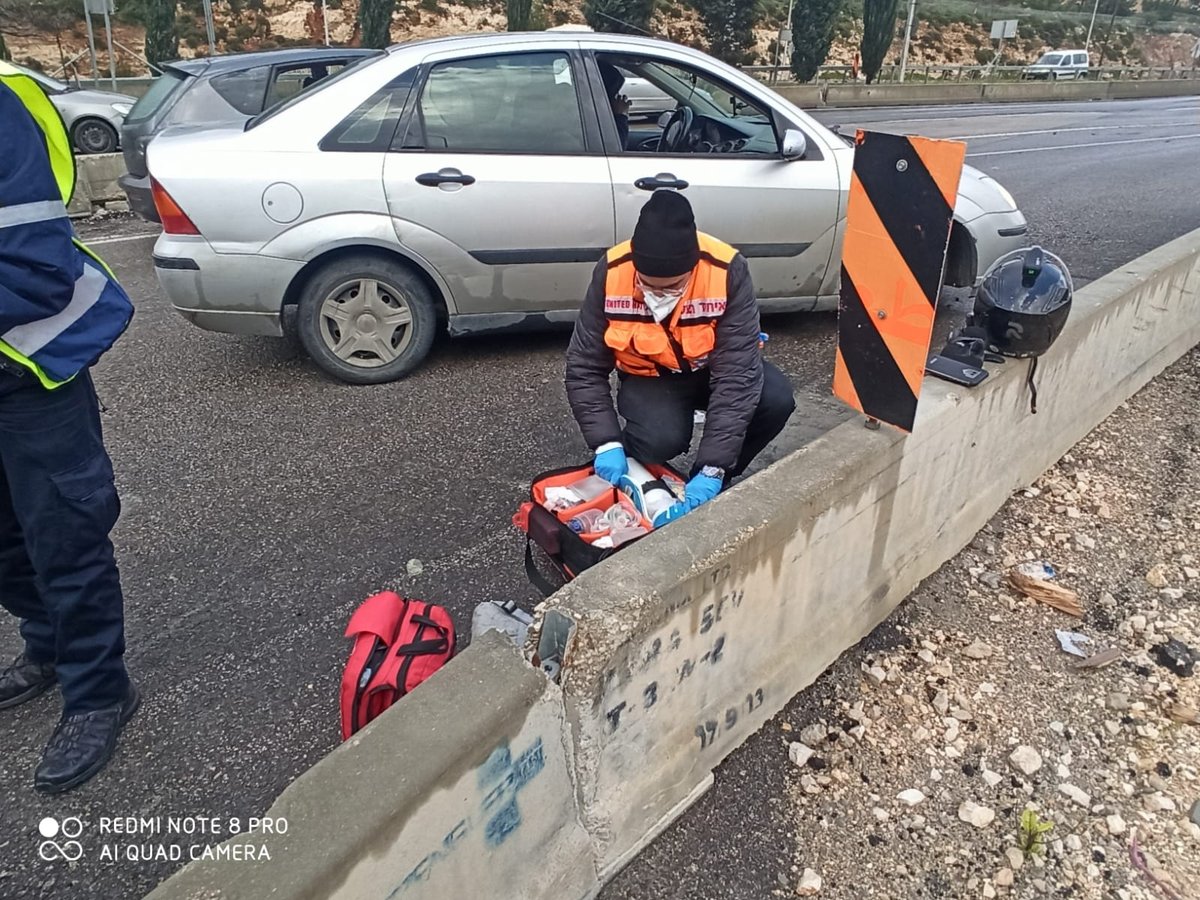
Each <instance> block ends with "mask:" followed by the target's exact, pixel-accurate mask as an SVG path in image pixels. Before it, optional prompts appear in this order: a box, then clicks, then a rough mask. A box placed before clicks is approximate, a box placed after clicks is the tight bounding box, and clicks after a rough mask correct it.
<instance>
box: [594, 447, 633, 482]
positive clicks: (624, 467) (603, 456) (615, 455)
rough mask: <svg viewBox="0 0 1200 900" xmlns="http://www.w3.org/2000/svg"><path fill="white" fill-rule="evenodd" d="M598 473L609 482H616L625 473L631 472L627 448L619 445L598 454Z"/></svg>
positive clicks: (596, 465)
mask: <svg viewBox="0 0 1200 900" xmlns="http://www.w3.org/2000/svg"><path fill="white" fill-rule="evenodd" d="M595 468H596V474H597V475H599V476H600V477H601V478H603V479H604V480H605V481H607V482H608V483H609V484H616V483H617V482H618V481H620V480H621V477H622V476H623V475H627V474H629V460H628V459H626V458H625V448H624V447H621V446H620V445H617V446H616V447H610V448H609V449H608V450H605V451H604V452H603V453H597V454H596V463H595Z"/></svg>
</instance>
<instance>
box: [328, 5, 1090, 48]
mask: <svg viewBox="0 0 1200 900" xmlns="http://www.w3.org/2000/svg"><path fill="white" fill-rule="evenodd" d="M1096 2H1097V3H1099V2H1100V0H1096ZM321 24H322V25H324V26H325V46H326V47H328V46H329V7H328V6H327V5H326V2H325V0H321Z"/></svg>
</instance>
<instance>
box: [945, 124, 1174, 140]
mask: <svg viewBox="0 0 1200 900" xmlns="http://www.w3.org/2000/svg"><path fill="white" fill-rule="evenodd" d="M1195 124H1196V123H1195V122H1164V123H1163V124H1162V125H1146V124H1136V125H1135V124H1126V125H1081V126H1079V127H1077V128H1040V129H1038V130H1037V131H990V132H988V133H986V134H960V135H956V136H955V137H952V138H950V140H952V141H976V140H980V139H981V138H1007V137H1025V136H1026V135H1031V134H1062V133H1064V132H1068V131H1113V130H1115V129H1130V128H1136V129H1137V130H1139V131H1150V130H1153V129H1159V128H1189V127H1194V126H1195Z"/></svg>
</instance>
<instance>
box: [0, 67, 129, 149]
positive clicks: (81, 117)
mask: <svg viewBox="0 0 1200 900" xmlns="http://www.w3.org/2000/svg"><path fill="white" fill-rule="evenodd" d="M10 65H13V66H16V68H18V69H20V70H21V71H22V72H24V73H25V74H26V75H28V76H29V77H30V78H32V79H33V80H34V81H36V82H37V83H38V84H39V85H41V88H42V90H44V91H45V92H46V95H47V96H48V97H49V98H50V102H51V103H53V104H54V106H55V108H56V109H57V110H58V112H59V114H60V115H61V116H62V117H63V122H64V124H66V126H67V132H68V133H69V134H70V135H71V143H72V144H73V145H74V146H75V151H76V152H77V153H113V152H115V151H116V150H117V148H118V147H119V146H120V130H121V123H122V121H124V119H125V116H126V115H128V113H129V110H131V109H132V108H133V105H134V103H136V102H137V97H130V96H129V95H128V94H118V93H115V92H114V91H98V90H93V89H91V88H82V87H80V86H79V85H77V84H68V83H67V82H65V81H59V80H58V79H57V78H51V77H50V76H49V75H43V74H42V73H41V72H35V71H34V70H33V69H27V68H25V67H24V66H17V65H16V63H10Z"/></svg>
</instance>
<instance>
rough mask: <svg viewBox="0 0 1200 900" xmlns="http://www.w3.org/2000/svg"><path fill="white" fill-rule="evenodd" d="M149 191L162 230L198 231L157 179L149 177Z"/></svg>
mask: <svg viewBox="0 0 1200 900" xmlns="http://www.w3.org/2000/svg"><path fill="white" fill-rule="evenodd" d="M150 192H151V195H152V196H153V197H154V208H155V209H157V210H158V218H159V221H161V222H162V227H163V231H164V232H166V233H167V234H199V233H200V229H199V228H197V227H196V226H195V225H194V224H192V220H191V219H189V218H188V217H187V213H185V212H184V211H183V210H182V209H180V208H179V204H178V203H176V202H175V200H174V198H173V197H172V196H171V195H170V194H168V193H167V191H166V189H165V188H164V187H163V186H162V185H161V184H159V183H158V181H157V179H154V178H151V179H150Z"/></svg>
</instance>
